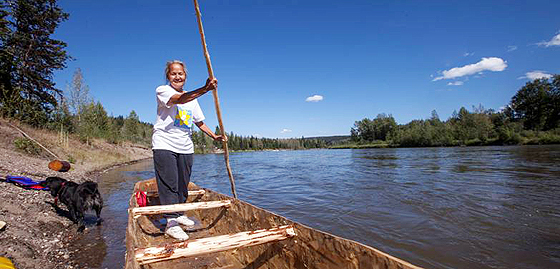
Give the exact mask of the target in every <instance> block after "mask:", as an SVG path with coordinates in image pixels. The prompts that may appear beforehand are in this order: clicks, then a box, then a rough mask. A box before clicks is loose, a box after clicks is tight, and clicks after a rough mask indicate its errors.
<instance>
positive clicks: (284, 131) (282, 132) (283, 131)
mask: <svg viewBox="0 0 560 269" xmlns="http://www.w3.org/2000/svg"><path fill="white" fill-rule="evenodd" d="M291 132H292V130H290V129H286V128H284V129H282V131H280V133H281V134H286V133H291Z"/></svg>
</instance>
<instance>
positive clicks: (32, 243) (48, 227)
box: [0, 119, 152, 269]
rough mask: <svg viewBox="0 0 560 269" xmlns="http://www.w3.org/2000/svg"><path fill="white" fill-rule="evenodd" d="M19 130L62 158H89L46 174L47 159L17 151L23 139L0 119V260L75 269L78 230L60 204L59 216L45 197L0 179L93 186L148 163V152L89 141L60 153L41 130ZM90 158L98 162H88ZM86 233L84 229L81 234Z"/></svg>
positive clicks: (53, 140)
mask: <svg viewBox="0 0 560 269" xmlns="http://www.w3.org/2000/svg"><path fill="white" fill-rule="evenodd" d="M20 128H21V129H23V130H24V131H25V132H26V133H27V134H30V135H33V136H34V138H35V139H36V140H37V141H39V142H40V143H41V144H43V145H45V146H46V147H47V148H49V149H50V150H51V151H53V152H56V154H57V155H59V156H61V157H63V156H67V155H68V154H71V153H73V152H74V154H76V153H75V152H76V150H81V151H80V152H90V153H91V154H83V155H84V156H83V157H74V158H75V163H73V164H72V169H71V170H70V171H68V172H66V173H61V172H56V171H52V170H49V169H48V163H49V158H48V155H47V154H39V155H34V156H32V155H29V154H27V153H25V152H22V151H21V150H18V149H16V147H15V146H14V140H15V139H17V138H22V137H23V135H22V134H21V133H19V132H18V131H15V130H14V128H12V127H11V126H9V125H8V124H7V123H6V120H3V119H0V179H1V181H0V221H3V222H5V223H6V226H5V227H4V228H2V229H1V230H0V256H1V257H6V258H8V259H10V260H11V261H12V262H13V263H14V265H15V266H16V268H19V269H25V268H43V269H49V268H78V266H77V265H76V264H73V262H72V257H73V255H74V253H72V252H71V251H70V249H71V248H69V246H71V245H72V243H73V238H74V237H76V236H78V235H79V234H77V226H76V225H75V224H74V223H72V221H70V219H69V218H67V217H66V216H65V215H64V212H65V211H66V208H65V206H64V205H60V204H59V206H60V208H61V209H62V213H61V211H60V210H59V212H57V210H55V207H54V206H53V205H52V202H53V201H54V198H53V197H51V195H50V194H49V192H47V191H39V190H26V189H23V188H21V187H18V186H16V185H13V184H10V183H6V182H5V181H3V179H4V178H5V177H6V176H7V175H14V176H26V177H29V178H31V179H33V180H35V181H41V180H44V179H45V178H46V177H48V176H58V177H62V178H66V179H69V180H72V181H75V182H78V183H80V182H83V181H85V180H92V181H96V182H97V180H98V177H99V175H101V174H102V173H104V172H105V171H107V170H108V169H111V168H114V167H116V166H119V165H123V164H127V163H133V162H136V161H139V160H143V159H146V158H151V157H152V152H151V150H150V149H149V148H147V147H141V146H137V145H131V144H123V145H114V144H110V143H106V142H103V141H93V142H88V145H85V144H83V143H81V142H79V141H77V140H76V141H74V140H71V141H70V146H68V145H66V149H65V148H64V147H58V146H57V145H56V139H57V134H56V133H52V134H51V133H48V132H45V131H43V130H41V133H40V134H39V132H38V130H34V129H32V128H30V127H28V128H27V129H25V126H20ZM35 136H37V137H38V138H37V137H35ZM69 148H71V149H69ZM90 155H99V156H102V157H101V158H93V159H88V158H89V156H90ZM102 215H103V214H102ZM87 232H88V229H86V230H85V231H84V233H87Z"/></svg>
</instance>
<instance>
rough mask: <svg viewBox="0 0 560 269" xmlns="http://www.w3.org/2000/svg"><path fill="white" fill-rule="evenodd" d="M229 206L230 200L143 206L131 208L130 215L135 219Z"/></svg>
mask: <svg viewBox="0 0 560 269" xmlns="http://www.w3.org/2000/svg"><path fill="white" fill-rule="evenodd" d="M230 205H231V201H230V200H223V201H210V202H198V203H184V204H174V205H156V206H144V207H135V208H132V209H131V211H132V215H133V216H134V217H135V218H136V217H139V216H140V215H154V214H163V213H172V212H184V211H191V210H196V209H209V208H217V207H227V206H230Z"/></svg>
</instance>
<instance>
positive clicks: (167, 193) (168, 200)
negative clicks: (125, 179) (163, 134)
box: [153, 149, 183, 219]
mask: <svg viewBox="0 0 560 269" xmlns="http://www.w3.org/2000/svg"><path fill="white" fill-rule="evenodd" d="M153 152H154V168H155V172H156V180H157V187H158V193H159V201H160V204H161V205H172V204H177V203H181V202H182V201H183V200H182V199H181V198H180V197H181V196H183V193H182V191H181V192H180V188H179V178H180V177H179V169H178V168H177V160H178V156H177V155H178V154H177V153H174V152H172V151H169V150H162V149H155V150H153ZM163 216H164V217H165V218H168V219H169V218H177V217H178V216H180V214H178V213H166V214H163Z"/></svg>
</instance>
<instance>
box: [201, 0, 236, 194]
mask: <svg viewBox="0 0 560 269" xmlns="http://www.w3.org/2000/svg"><path fill="white" fill-rule="evenodd" d="M194 7H195V9H196V19H197V21H198V30H199V32H200V39H201V40H202V49H203V50H204V57H205V58H206V66H207V67H208V76H209V77H210V79H213V78H214V71H213V70H212V63H211V62H210V54H208V48H207V47H206V38H205V37H204V28H203V27H202V19H201V18H200V17H201V15H200V8H199V7H198V1H197V0H194ZM212 94H213V95H214V105H215V106H216V114H217V116H218V123H219V124H220V131H221V132H222V135H225V133H226V131H225V129H224V123H223V122H222V111H221V110H220V100H219V99H218V89H217V88H216V89H215V90H213V91H212ZM222 145H223V148H224V158H225V160H226V168H227V172H228V175H229V182H230V184H231V192H232V193H233V197H235V198H237V193H236V192H235V179H233V174H232V172H231V167H230V165H229V151H228V145H227V142H226V141H222Z"/></svg>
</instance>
